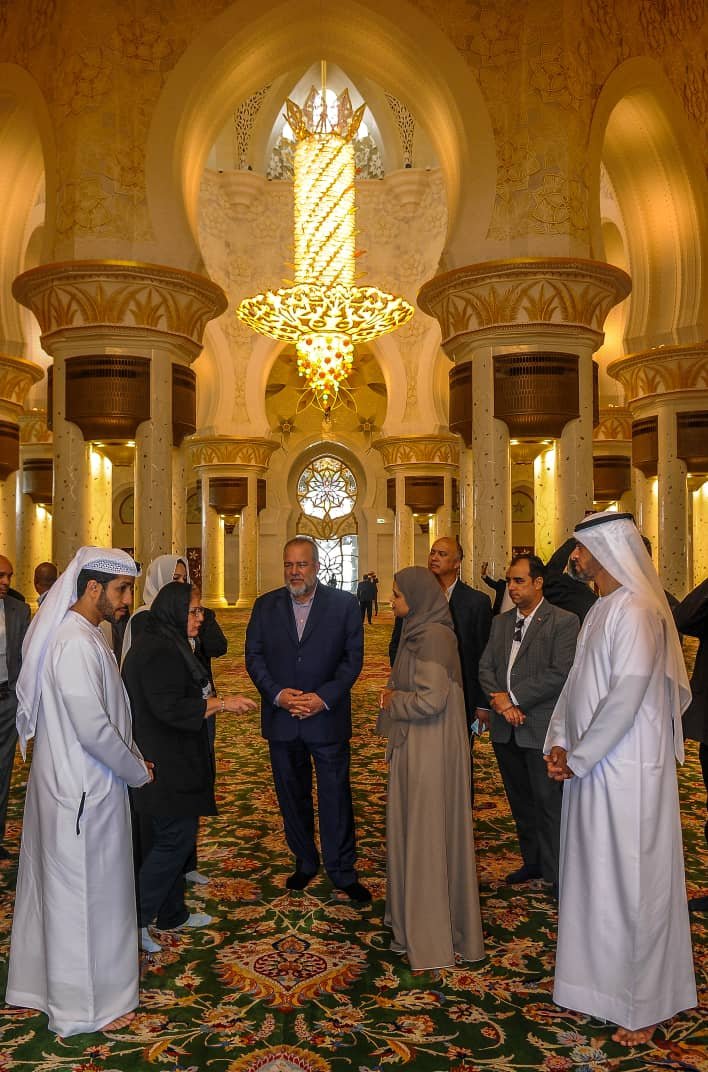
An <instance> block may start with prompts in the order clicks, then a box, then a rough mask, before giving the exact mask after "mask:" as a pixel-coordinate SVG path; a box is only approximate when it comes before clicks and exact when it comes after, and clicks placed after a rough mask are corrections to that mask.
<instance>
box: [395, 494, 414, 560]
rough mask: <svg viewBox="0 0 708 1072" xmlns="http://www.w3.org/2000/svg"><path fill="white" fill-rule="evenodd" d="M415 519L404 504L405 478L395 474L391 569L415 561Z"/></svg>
mask: <svg viewBox="0 0 708 1072" xmlns="http://www.w3.org/2000/svg"><path fill="white" fill-rule="evenodd" d="M414 526H415V521H414V520H413V511H412V510H411V508H410V507H409V506H406V478H405V476H404V475H403V474H401V473H397V474H396V516H395V518H394V523H393V570H394V573H396V572H397V571H398V570H401V569H405V568H406V566H412V565H414V563H415V528H414Z"/></svg>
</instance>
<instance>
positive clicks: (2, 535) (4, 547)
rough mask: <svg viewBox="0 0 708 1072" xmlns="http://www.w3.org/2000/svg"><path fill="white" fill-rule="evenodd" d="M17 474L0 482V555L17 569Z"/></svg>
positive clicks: (12, 474) (11, 474)
mask: <svg viewBox="0 0 708 1072" xmlns="http://www.w3.org/2000/svg"><path fill="white" fill-rule="evenodd" d="M17 513H18V504H17V473H10V475H9V476H7V477H6V478H5V479H4V480H2V481H0V554H2V555H5V557H6V558H9V559H10V562H12V564H13V566H15V567H17Z"/></svg>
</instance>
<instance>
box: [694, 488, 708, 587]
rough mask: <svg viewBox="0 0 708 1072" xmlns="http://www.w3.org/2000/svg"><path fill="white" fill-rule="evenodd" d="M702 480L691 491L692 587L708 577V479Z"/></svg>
mask: <svg viewBox="0 0 708 1072" xmlns="http://www.w3.org/2000/svg"><path fill="white" fill-rule="evenodd" d="M698 480H701V483H700V484H699V486H698V487H694V488H693V489H692V492H691V513H692V515H693V516H692V522H693V524H692V529H693V576H692V577H691V582H690V583H691V587H692V588H694V587H695V586H696V585H697V584H700V582H701V581H702V580H703V579H704V577H708V480H702V479H701V478H700V477H697V478H696V481H698Z"/></svg>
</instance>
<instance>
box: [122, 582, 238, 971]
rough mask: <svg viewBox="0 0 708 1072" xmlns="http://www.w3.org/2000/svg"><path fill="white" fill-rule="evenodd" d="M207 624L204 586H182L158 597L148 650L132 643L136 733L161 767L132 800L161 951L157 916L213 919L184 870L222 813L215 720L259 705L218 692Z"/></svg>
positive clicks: (130, 685) (173, 922) (129, 681)
mask: <svg viewBox="0 0 708 1072" xmlns="http://www.w3.org/2000/svg"><path fill="white" fill-rule="evenodd" d="M203 619H204V609H203V608H202V607H201V606H200V604H199V591H198V590H197V589H195V588H193V587H192V586H191V585H189V584H183V583H181V582H179V581H172V582H170V583H169V584H166V585H165V586H164V587H163V588H161V589H160V591H159V592H158V594H157V596H156V597H155V599H154V600H153V603H152V606H151V608H150V613H149V620H148V622H147V623H146V626H145V630H144V632H143V635H142V637H141V642H140V644H137V645H133V646H131V648H130V651H129V652H128V654H127V656H126V658H125V662H124V663H123V678H124V680H125V685H126V688H127V690H128V695H129V697H130V706H131V709H132V713H133V732H134V737H135V740H136V741H137V742H139V747H140V748H141V750H144V754H145V755H146V756H149V758H150V760H151V761H152V762H153V763H154V764H155V781H154V782H153V783H151V785H150V789H151V792H149V793H142V792H140V791H136V792H135V793H134V794H133V795H132V799H133V807H134V809H135V811H136V812H137V814H138V817H139V822H140V840H141V849H142V860H141V864H140V869H139V872H138V883H137V884H138V891H137V892H138V924H139V927H140V944H141V948H142V949H143V950H145V951H146V952H152V953H155V952H159V950H160V948H161V947H160V946H159V944H158V943H157V942H156V941H155V940H154V939H153V938H152V937H151V935H150V933H149V931H148V926H149V925H150V924H151V923H152V922H153V920H156V921H157V924H156V925H157V927H158V928H159V929H163V930H177V929H181V928H182V927H203V926H206V925H207V924H208V923H211V918H210V917H209V916H207V915H205V914H204V913H193V914H191V915H190V912H189V909H188V908H187V907H186V905H185V903H184V889H185V882H184V874H183V869H184V865H185V861H186V860H187V859H188V857H189V856H190V854H191V853H192V852H193V850H194V845H195V841H196V836H197V826H198V822H199V816H200V815H215V814H216V803H215V800H214V777H215V763H214V752H213V747H212V743H211V740H210V735H209V732H208V719H209V718H210V717H212V716H213V715H214V714H215V713H216V712H217V711H220V712H222V711H231V712H233V713H234V714H243V713H245V712H246V711H249V710H251V709H253V708H255V706H256V704H255V703H254V702H253V700H249V699H246V697H244V696H224V697H221V698H219V699H217V698H216V697H215V696H214V695H213V694H212V688H211V685H210V683H209V679H208V677H207V674H206V671H205V669H204V666H203V664H202V663H201V662H200V661H199V659H197V657H196V656H195V654H194V650H193V644H194V641H195V639H196V637H197V635H198V633H199V629H200V628H201V624H202V621H203ZM158 782H159V784H158Z"/></svg>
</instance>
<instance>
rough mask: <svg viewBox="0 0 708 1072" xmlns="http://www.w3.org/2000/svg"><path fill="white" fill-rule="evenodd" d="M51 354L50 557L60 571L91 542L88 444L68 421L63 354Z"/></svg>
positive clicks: (57, 352)
mask: <svg viewBox="0 0 708 1072" xmlns="http://www.w3.org/2000/svg"><path fill="white" fill-rule="evenodd" d="M63 351H64V348H63V347H61V352H60V350H59V348H57V350H56V351H55V355H54V413H53V416H52V423H53V430H52V436H53V445H54V501H53V503H52V546H53V555H52V559H53V561H54V562H55V563H56V565H57V568H58V570H59V572H61V571H62V570H63V569H66V567H67V565H68V564H69V562H70V561H71V559H72V558H73V557H74V555H75V554H76V552H77V550H78V549H79V547H82V546H84V545H85V544H88V543H90V525H89V502H90V477H91V469H90V461H89V452H90V447H89V444H88V443H87V442H86V441H85V439H84V437H83V434H82V432H81V429H80V428H79V427H78V426H77V425H75V424H74V423H73V422H72V421H67V420H66V417H65V413H66V359H65V358H66V355H65V353H64V352H63Z"/></svg>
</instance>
